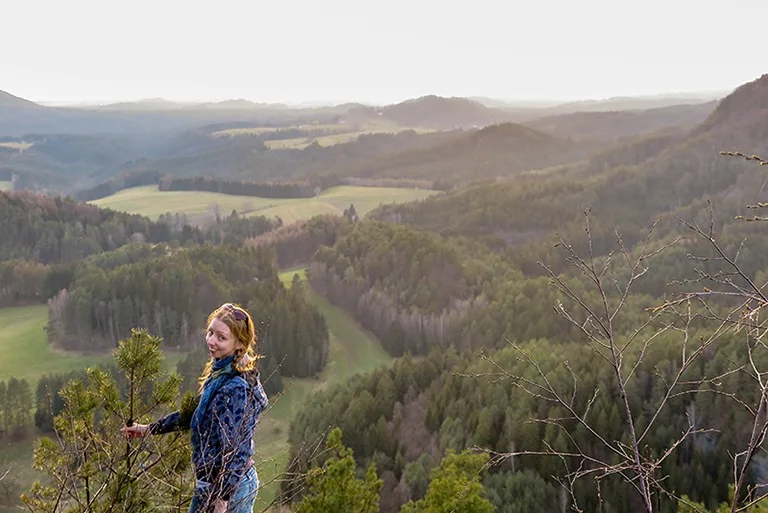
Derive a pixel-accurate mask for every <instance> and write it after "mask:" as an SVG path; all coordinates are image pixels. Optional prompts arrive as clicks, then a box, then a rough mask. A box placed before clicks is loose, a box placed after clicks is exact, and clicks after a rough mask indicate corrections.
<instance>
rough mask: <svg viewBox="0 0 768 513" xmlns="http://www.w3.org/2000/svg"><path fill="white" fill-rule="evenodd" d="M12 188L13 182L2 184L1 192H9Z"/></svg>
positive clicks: (0, 186) (0, 185) (0, 183)
mask: <svg viewBox="0 0 768 513" xmlns="http://www.w3.org/2000/svg"><path fill="white" fill-rule="evenodd" d="M10 188H11V182H0V191H7V190H8V189H10Z"/></svg>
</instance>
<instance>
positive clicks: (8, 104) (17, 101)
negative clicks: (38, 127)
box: [0, 91, 44, 108]
mask: <svg viewBox="0 0 768 513" xmlns="http://www.w3.org/2000/svg"><path fill="white" fill-rule="evenodd" d="M0 108H44V107H43V106H42V105H38V104H37V103H35V102H31V101H29V100H25V99H24V98H20V97H18V96H14V95H12V94H11V93H7V92H5V91H0Z"/></svg>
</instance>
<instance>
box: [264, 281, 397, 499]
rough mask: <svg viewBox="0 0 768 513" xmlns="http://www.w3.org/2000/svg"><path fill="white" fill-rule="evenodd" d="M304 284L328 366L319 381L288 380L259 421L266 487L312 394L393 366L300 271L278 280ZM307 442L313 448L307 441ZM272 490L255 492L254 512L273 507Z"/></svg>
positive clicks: (375, 342)
mask: <svg viewBox="0 0 768 513" xmlns="http://www.w3.org/2000/svg"><path fill="white" fill-rule="evenodd" d="M296 273H299V276H300V277H301V278H302V280H303V281H304V282H305V290H306V292H307V296H308V298H309V299H310V301H312V303H314V304H315V305H316V306H317V308H318V309H319V310H320V313H322V314H323V316H324V317H325V320H326V322H327V324H328V331H329V332H330V348H329V357H328V364H327V365H326V367H325V369H324V370H323V372H322V373H321V374H320V375H319V376H318V379H290V380H289V379H286V380H284V383H285V390H284V391H283V393H282V394H281V395H280V396H279V397H275V398H271V399H270V401H271V406H270V408H269V410H268V411H267V412H265V413H264V414H263V416H262V417H261V424H260V426H259V431H258V433H257V435H256V446H257V450H258V451H259V454H258V458H257V459H258V461H259V463H258V465H259V466H258V472H259V476H260V478H261V480H262V481H263V482H264V483H270V482H271V481H272V480H274V479H275V477H276V476H277V475H279V474H280V473H281V472H282V471H283V470H284V469H285V467H286V465H287V463H288V440H287V437H288V427H289V426H290V423H291V419H293V417H294V416H295V415H296V413H297V412H298V411H299V410H300V409H301V407H302V406H303V403H304V400H305V399H306V398H307V397H309V395H310V394H312V393H313V392H316V391H318V390H323V389H325V388H328V387H330V386H333V385H335V384H337V383H341V382H342V381H344V380H346V379H348V378H349V377H351V376H353V375H354V374H357V373H360V372H370V371H372V370H374V369H376V368H377V367H379V366H380V365H387V364H389V363H391V361H392V358H391V357H390V356H389V355H388V354H387V353H386V352H385V351H384V350H383V349H382V347H381V344H379V342H378V340H377V339H376V338H375V337H374V336H373V335H371V334H370V333H368V332H366V331H365V330H363V329H362V328H360V326H359V325H358V324H357V323H356V322H355V321H354V320H353V319H352V318H351V317H350V316H349V315H348V314H347V313H346V312H344V311H343V310H342V309H341V308H339V307H337V306H334V305H332V304H330V303H329V302H328V300H326V299H325V298H323V297H322V296H320V295H318V294H316V293H315V292H314V291H313V290H312V289H311V287H310V286H309V284H306V278H305V276H304V269H293V270H289V271H284V272H283V273H281V275H280V279H281V280H282V281H283V283H285V284H286V285H288V286H290V283H291V280H292V279H293V275H294V274H296ZM307 442H310V443H311V442H312V441H310V440H308V441H307ZM276 489H277V486H276V484H268V485H267V486H265V487H264V488H263V489H261V490H260V492H259V498H258V499H257V501H256V502H257V504H256V509H257V510H258V509H259V505H261V506H262V507H263V506H264V505H266V504H269V502H271V501H272V499H273V497H274V494H275V491H276Z"/></svg>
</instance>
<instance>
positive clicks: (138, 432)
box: [120, 424, 149, 440]
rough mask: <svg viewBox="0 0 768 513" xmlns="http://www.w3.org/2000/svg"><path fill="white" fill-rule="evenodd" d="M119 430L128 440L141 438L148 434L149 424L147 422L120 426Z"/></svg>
mask: <svg viewBox="0 0 768 513" xmlns="http://www.w3.org/2000/svg"><path fill="white" fill-rule="evenodd" d="M120 432H121V433H122V434H123V435H124V436H125V437H126V438H127V439H129V440H131V439H133V438H143V437H145V436H147V434H149V426H148V425H147V424H134V425H132V426H125V427H123V428H121V429H120Z"/></svg>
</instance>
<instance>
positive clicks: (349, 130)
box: [211, 122, 431, 150]
mask: <svg viewBox="0 0 768 513" xmlns="http://www.w3.org/2000/svg"><path fill="white" fill-rule="evenodd" d="M286 128H296V129H300V130H304V131H306V132H308V133H310V134H311V135H310V136H309V137H297V138H292V139H274V140H271V141H265V143H264V144H265V145H266V146H267V148H269V149H271V150H277V149H292V150H301V149H304V148H306V147H307V146H309V145H310V144H312V142H314V141H316V142H317V144H319V145H320V146H333V145H335V144H343V143H347V142H351V141H354V140H355V139H357V138H358V137H359V136H360V135H363V134H381V133H388V134H394V133H398V132H403V131H405V130H414V131H416V132H418V133H427V132H431V130H427V129H423V128H409V127H403V126H399V125H397V124H394V123H383V122H382V123H365V124H362V125H357V124H354V125H352V124H346V123H337V124H331V125H300V126H296V127H254V128H230V129H227V130H219V131H217V132H213V133H212V134H211V135H212V136H213V137H216V138H218V137H237V136H244V135H261V134H265V133H268V132H277V131H279V130H285V129H286Z"/></svg>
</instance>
